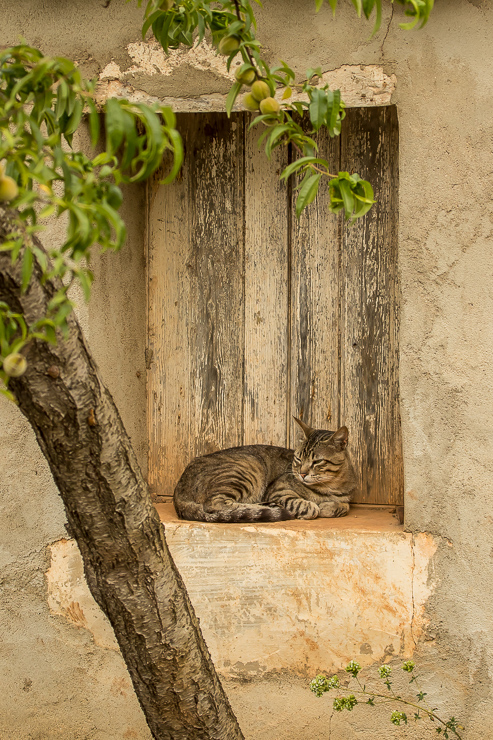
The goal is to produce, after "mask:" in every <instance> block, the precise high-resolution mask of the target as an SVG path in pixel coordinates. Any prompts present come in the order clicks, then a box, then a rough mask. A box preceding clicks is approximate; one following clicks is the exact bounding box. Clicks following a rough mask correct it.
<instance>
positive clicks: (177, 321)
mask: <svg viewBox="0 0 493 740" xmlns="http://www.w3.org/2000/svg"><path fill="white" fill-rule="evenodd" d="M178 119H179V120H178V125H179V126H180V127H181V128H182V129H183V127H185V126H186V124H187V121H188V117H185V116H183V115H181V116H178ZM191 164H192V162H191V160H190V157H186V159H185V162H184V165H183V169H182V171H181V173H180V175H179V177H178V178H177V180H176V181H175V182H174V183H173V185H170V186H166V187H165V186H163V185H160V184H159V179H160V176H161V174H162V173H160V172H158V173H156V176H155V177H154V178H153V180H152V181H151V183H149V185H148V209H149V223H148V349H147V366H148V373H147V403H148V415H147V418H148V425H149V458H148V459H149V474H148V478H149V486H150V489H151V492H152V493H153V494H154V495H155V496H156V498H157V499H158V500H164V498H165V497H169V496H171V495H172V493H173V489H174V486H175V484H176V481H177V480H178V478H179V477H180V475H181V472H182V470H183V461H184V460H189V459H190V456H191V452H190V450H191V433H190V429H191V419H190V378H189V376H190V373H189V365H190V342H189V326H188V323H189V305H190V300H191V296H190V282H189V279H188V274H187V267H186V261H187V255H188V249H189V247H188V243H189V218H190V215H189V212H190V206H191V204H192V202H191V201H190V198H189V186H188V183H189V178H190V166H191Z"/></svg>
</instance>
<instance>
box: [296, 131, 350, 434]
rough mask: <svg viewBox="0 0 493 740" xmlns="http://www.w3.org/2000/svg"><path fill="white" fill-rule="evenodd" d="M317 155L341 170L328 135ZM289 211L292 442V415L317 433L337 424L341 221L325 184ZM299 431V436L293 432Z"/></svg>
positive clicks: (323, 135)
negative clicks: (309, 201)
mask: <svg viewBox="0 0 493 740" xmlns="http://www.w3.org/2000/svg"><path fill="white" fill-rule="evenodd" d="M317 141H318V144H319V154H320V156H321V157H326V158H327V159H328V161H329V163H330V166H331V170H332V171H334V170H335V171H337V170H338V168H339V141H338V140H337V139H331V138H330V137H329V135H328V133H327V132H326V131H321V132H320V133H319V135H318V137H317ZM296 195H297V191H294V193H293V198H292V207H291V214H290V218H291V245H290V246H291V260H290V263H291V264H290V267H291V316H290V318H289V320H290V352H291V363H290V364H291V368H290V373H291V379H290V396H291V397H290V413H289V417H288V426H289V429H290V444H291V445H293V444H294V443H295V439H299V438H300V431H299V429H298V427H297V426H296V425H295V424H294V422H293V420H292V419H291V415H292V414H294V415H295V416H298V417H300V418H302V419H303V420H304V421H306V422H307V423H308V424H310V425H311V426H313V427H316V428H318V429H333V428H336V427H337V425H338V424H339V416H340V412H339V374H340V369H339V242H340V235H339V221H338V219H336V218H334V217H333V216H331V215H330V213H329V211H328V202H329V197H328V189H327V182H326V180H325V179H323V180H322V184H321V187H320V191H319V194H318V195H317V198H316V199H315V201H314V202H313V203H312V204H311V205H310V206H309V208H307V209H305V210H304V211H303V213H302V214H301V217H300V219H299V220H298V219H297V218H296V212H295V200H296ZM294 432H295V434H294Z"/></svg>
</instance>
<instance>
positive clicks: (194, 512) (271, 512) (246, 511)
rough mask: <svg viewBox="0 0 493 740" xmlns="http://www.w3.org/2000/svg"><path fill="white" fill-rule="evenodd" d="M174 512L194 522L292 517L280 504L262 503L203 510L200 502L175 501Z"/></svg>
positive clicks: (266, 519)
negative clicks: (268, 504)
mask: <svg viewBox="0 0 493 740" xmlns="http://www.w3.org/2000/svg"><path fill="white" fill-rule="evenodd" d="M175 508H176V513H177V514H178V516H179V517H180V519H188V520H190V521H194V522H218V523H224V524H229V523H235V522H282V521H286V520H287V519H292V518H293V517H292V516H291V514H290V513H289V512H288V511H286V509H283V508H282V507H281V506H264V505H262V504H242V503H233V504H232V505H231V506H224V507H222V508H221V509H217V510H215V511H205V509H204V507H203V506H202V504H197V503H195V502H194V501H186V502H181V503H180V504H178V503H177V502H176V501H175Z"/></svg>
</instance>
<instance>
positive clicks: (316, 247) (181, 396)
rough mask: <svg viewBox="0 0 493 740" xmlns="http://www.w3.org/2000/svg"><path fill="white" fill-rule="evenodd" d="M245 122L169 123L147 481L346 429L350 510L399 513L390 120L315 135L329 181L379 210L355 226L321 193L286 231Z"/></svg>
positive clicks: (268, 168) (369, 113)
mask: <svg viewBox="0 0 493 740" xmlns="http://www.w3.org/2000/svg"><path fill="white" fill-rule="evenodd" d="M249 122H250V117H249V116H248V115H246V114H240V113H239V114H234V115H232V117H231V118H230V119H228V118H227V117H226V116H225V115H224V114H220V113H209V114H195V113H194V114H180V115H179V116H178V127H179V129H180V131H181V133H182V135H183V138H184V141H185V150H186V153H185V163H184V166H183V170H182V172H181V174H180V177H179V179H178V180H177V181H176V182H175V183H174V184H172V185H170V186H161V185H159V184H158V182H157V180H158V178H157V177H156V178H155V180H154V181H153V183H151V185H150V188H149V230H148V233H149V248H148V280H149V283H148V285H149V290H148V300H149V326H148V338H149V345H148V360H149V361H148V365H149V368H148V398H149V406H148V424H149V483H150V486H151V490H152V491H153V492H154V494H155V495H156V498H157V499H158V500H166V498H168V497H169V496H171V495H172V492H173V489H174V486H175V484H176V481H177V480H178V478H179V476H180V474H181V472H182V470H183V469H184V467H185V465H186V464H187V463H188V462H189V460H191V459H192V458H193V457H194V456H196V455H200V454H204V453H207V452H212V451H214V450H217V449H221V448H224V447H229V446H234V445H241V444H254V443H262V444H275V445H283V446H293V445H294V444H295V443H296V441H297V440H298V439H299V437H298V430H297V429H295V426H294V423H293V421H292V415H297V416H301V417H302V418H303V419H304V420H305V421H306V422H307V423H309V424H311V425H312V426H316V427H317V428H328V429H336V428H337V427H338V426H340V425H342V424H346V425H347V426H348V428H349V431H350V444H351V452H352V456H353V459H354V462H355V465H356V468H357V470H358V473H359V476H360V483H361V486H360V492H359V495H358V497H357V500H358V501H359V502H361V503H380V504H390V503H392V504H398V503H401V502H402V487H403V482H402V450H401V432H400V415H399V388H398V287H397V217H398V213H397V208H398V128H397V115H396V110H395V107H386V108H361V109H351V110H348V114H347V116H346V119H345V121H344V128H343V133H342V136H341V137H339V138H338V139H330V138H329V137H328V135H327V134H326V133H325V132H323V133H321V134H320V137H319V147H320V154H321V155H322V156H325V157H327V158H328V159H329V161H330V166H331V169H332V171H334V172H337V171H338V170H340V169H342V170H347V171H349V172H358V173H359V174H360V175H361V176H363V177H366V178H368V179H369V180H370V181H371V182H372V184H373V185H374V188H375V197H376V199H377V204H376V205H375V206H374V207H373V209H372V210H371V211H370V213H369V214H367V216H366V217H365V218H364V219H363V220H361V221H358V222H356V224H354V225H353V226H348V225H347V224H345V223H344V222H343V221H342V219H341V218H335V217H334V216H332V215H331V214H330V213H329V212H328V208H327V202H328V198H327V190H326V188H324V189H323V190H322V192H321V193H320V194H319V196H318V197H317V199H316V201H315V202H314V203H313V204H312V205H311V206H309V208H308V209H307V210H305V211H304V213H303V214H302V216H301V219H300V220H299V221H298V220H297V219H296V217H295V215H294V202H295V196H296V193H295V192H293V187H292V185H286V184H283V183H280V182H279V174H280V172H281V171H282V169H283V167H285V166H286V165H287V164H288V162H289V161H290V157H291V153H290V151H289V150H288V149H287V148H286V147H283V148H281V149H278V150H276V151H275V152H274V155H273V157H272V159H271V160H270V161H268V160H267V159H266V157H265V154H264V152H263V151H262V150H260V151H259V149H258V147H257V143H256V138H257V134H256V133H255V132H251V131H249V129H248V125H249Z"/></svg>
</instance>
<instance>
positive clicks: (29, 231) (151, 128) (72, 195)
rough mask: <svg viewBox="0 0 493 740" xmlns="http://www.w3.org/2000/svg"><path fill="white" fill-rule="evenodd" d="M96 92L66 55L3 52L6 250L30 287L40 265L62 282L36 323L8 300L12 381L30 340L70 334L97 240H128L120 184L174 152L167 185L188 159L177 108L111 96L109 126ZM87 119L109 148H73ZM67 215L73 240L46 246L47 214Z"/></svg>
mask: <svg viewBox="0 0 493 740" xmlns="http://www.w3.org/2000/svg"><path fill="white" fill-rule="evenodd" d="M94 91H95V83H94V82H91V81H87V80H84V79H83V78H82V77H81V75H80V72H79V70H78V69H77V67H76V66H75V65H74V64H73V63H72V62H71V61H69V60H67V59H63V58H61V57H54V58H50V57H44V56H43V55H42V54H41V52H40V51H38V50H36V49H33V48H32V47H29V46H26V45H19V46H15V47H11V48H8V49H5V50H3V51H2V52H1V54H0V205H1V204H2V203H3V204H5V205H7V206H8V207H9V208H10V209H11V211H10V216H11V223H14V224H15V226H14V227H13V228H11V229H10V233H8V234H6V235H5V236H4V239H3V241H2V243H1V244H0V250H1V251H4V252H5V251H6V252H10V254H11V257H12V261H13V262H15V261H16V260H19V259H20V260H22V290H23V292H25V291H26V290H28V289H29V283H30V281H31V277H32V273H33V269H34V265H35V264H37V265H38V266H39V270H40V276H39V277H40V280H41V281H42V282H45V281H46V280H48V279H58V282H57V290H56V293H55V294H54V296H53V298H52V300H51V301H50V304H49V307H48V315H47V316H46V317H45V318H44V320H43V321H42V322H41V323H38V324H37V325H36V326H26V324H25V322H24V320H23V319H22V317H21V316H20V315H19V314H18V313H16V312H15V311H11V309H10V308H9V307H8V306H6V305H4V304H2V305H0V365H1V366H2V370H1V373H0V379H1V380H3V382H4V385H5V386H6V385H7V384H8V380H9V378H10V377H17V376H19V375H21V374H22V372H24V370H25V367H26V365H25V358H24V356H23V352H25V348H26V346H27V345H28V343H29V341H31V340H32V339H34V338H37V339H44V340H46V341H49V342H52V343H55V342H56V336H57V329H59V330H61V331H62V333H64V332H66V331H67V317H68V315H69V314H70V312H71V311H72V308H73V304H72V302H71V300H70V298H69V290H70V287H71V286H72V285H73V283H74V282H77V283H78V284H80V286H81V288H82V290H83V292H84V295H85V298H86V300H88V299H89V295H90V290H91V283H92V279H93V275H92V272H91V270H90V269H89V264H90V256H91V249H92V247H94V246H95V245H96V244H97V245H99V247H100V248H101V249H102V250H103V251H104V250H107V249H113V250H118V249H120V248H121V246H122V245H123V243H124V241H125V237H126V229H125V224H124V223H123V220H122V218H121V216H120V215H119V213H118V210H119V208H120V206H121V203H122V200H123V195H122V191H121V189H120V186H121V185H122V184H124V183H134V182H141V181H143V180H145V179H146V178H148V177H149V176H150V175H151V174H152V173H153V172H154V171H155V170H156V169H157V168H158V167H159V166H160V164H161V162H162V158H163V154H164V152H165V151H167V150H169V151H171V153H172V155H173V163H172V166H171V169H170V172H169V174H168V175H167V177H166V178H165V180H164V182H170V181H171V180H172V179H173V178H174V177H175V176H176V174H177V172H178V170H179V168H180V166H181V162H182V159H183V149H182V142H181V138H180V135H179V134H178V132H177V131H176V129H175V116H174V114H173V112H172V110H171V109H170V108H165V107H163V106H159V105H155V106H148V105H144V104H137V103H129V102H128V101H126V100H115V99H110V100H108V102H107V103H106V105H105V107H104V109H103V114H104V128H103V127H102V126H101V117H100V111H99V110H98V108H97V106H96V103H95V100H94ZM83 119H87V121H88V124H89V131H90V137H91V143H92V147H93V149H95V148H96V147H98V146H101V144H103V141H102V140H103V132H105V140H104V149H103V151H101V152H100V153H98V154H95V155H94V156H93V157H90V156H87V155H86V154H84V153H82V152H80V151H76V150H74V149H73V148H72V142H73V137H74V133H75V132H76V130H77V129H78V128H79V126H80V125H81V123H82V121H83ZM63 214H65V216H66V218H67V229H66V234H65V239H64V241H63V243H62V245H61V246H60V247H58V248H56V249H51V250H49V251H48V252H45V251H44V250H43V249H42V248H41V247H40V245H39V242H37V241H36V240H35V239H33V236H34V234H35V233H36V232H38V231H40V230H41V229H42V228H44V226H43V224H44V222H45V219H47V218H48V217H50V216H53V215H55V216H56V217H60V216H62V215H63ZM2 392H3V393H7V392H6V390H5V389H2ZM7 395H8V393H7Z"/></svg>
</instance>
